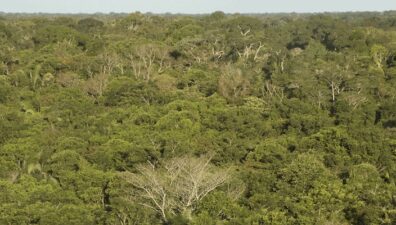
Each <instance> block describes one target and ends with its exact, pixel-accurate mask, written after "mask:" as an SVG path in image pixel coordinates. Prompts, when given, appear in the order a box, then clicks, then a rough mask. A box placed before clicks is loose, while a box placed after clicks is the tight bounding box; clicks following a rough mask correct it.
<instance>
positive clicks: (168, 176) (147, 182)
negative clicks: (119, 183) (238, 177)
mask: <svg viewBox="0 0 396 225" xmlns="http://www.w3.org/2000/svg"><path fill="white" fill-rule="evenodd" d="M210 160H211V157H209V156H203V157H200V158H195V157H179V158H174V159H171V160H168V161H164V162H162V163H161V165H160V166H155V165H154V164H152V163H148V164H147V165H140V166H138V167H137V171H138V173H131V172H124V173H122V177H124V178H125V180H126V181H127V182H128V183H130V184H131V185H132V186H133V187H134V188H135V189H136V192H134V191H132V190H131V192H130V193H135V195H133V194H132V195H133V196H132V197H133V199H134V200H137V201H139V202H140V204H141V205H143V206H145V207H148V208H151V209H153V210H155V211H157V212H158V213H159V214H160V215H161V217H162V219H163V220H164V221H167V215H168V214H177V213H181V214H183V215H185V216H187V217H189V216H190V214H191V212H192V211H193V210H194V207H195V205H196V203H197V202H199V201H201V200H202V199H203V198H204V197H205V196H206V195H207V194H208V193H210V192H212V191H213V190H215V189H216V188H217V187H219V186H221V185H222V184H224V183H225V182H226V181H227V180H228V178H229V173H228V171H225V170H222V169H217V168H215V167H213V166H212V165H211V164H210Z"/></svg>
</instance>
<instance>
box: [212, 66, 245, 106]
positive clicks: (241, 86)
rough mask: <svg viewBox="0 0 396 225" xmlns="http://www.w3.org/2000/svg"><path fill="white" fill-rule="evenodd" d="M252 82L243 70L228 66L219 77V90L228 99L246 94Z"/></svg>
mask: <svg viewBox="0 0 396 225" xmlns="http://www.w3.org/2000/svg"><path fill="white" fill-rule="evenodd" d="M249 86H250V82H249V80H248V79H247V78H246V77H245V76H244V75H243V74H242V71H241V70H240V69H237V68H233V67H231V66H227V67H226V68H225V69H224V70H223V73H222V74H221V76H220V78H219V84H218V90H219V93H220V94H221V95H223V96H224V97H226V98H228V99H235V98H238V97H241V96H244V95H246V94H247V93H248V91H249Z"/></svg>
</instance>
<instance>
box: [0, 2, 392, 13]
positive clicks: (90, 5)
mask: <svg viewBox="0 0 396 225" xmlns="http://www.w3.org/2000/svg"><path fill="white" fill-rule="evenodd" d="M216 10H221V11H224V12H228V13H233V12H240V13H248V12H252V13H254V12H256V13H259V12H324V11H330V12H334V11H384V10H396V0H0V11H3V12H46V13H79V12H84V13H94V12H135V11H141V12H153V13H165V12H172V13H209V12H213V11H216Z"/></svg>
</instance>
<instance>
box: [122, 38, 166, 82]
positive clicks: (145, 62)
mask: <svg viewBox="0 0 396 225" xmlns="http://www.w3.org/2000/svg"><path fill="white" fill-rule="evenodd" d="M127 58H128V59H129V62H130V64H131V67H132V70H133V72H134V75H135V77H136V78H137V79H143V80H145V81H149V80H151V79H152V75H153V74H154V73H163V72H164V71H165V69H167V68H169V67H170V62H169V61H168V60H167V59H168V54H167V51H166V49H164V48H162V47H159V46H154V45H142V46H139V47H137V48H136V49H135V51H134V52H130V53H129V54H127Z"/></svg>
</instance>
